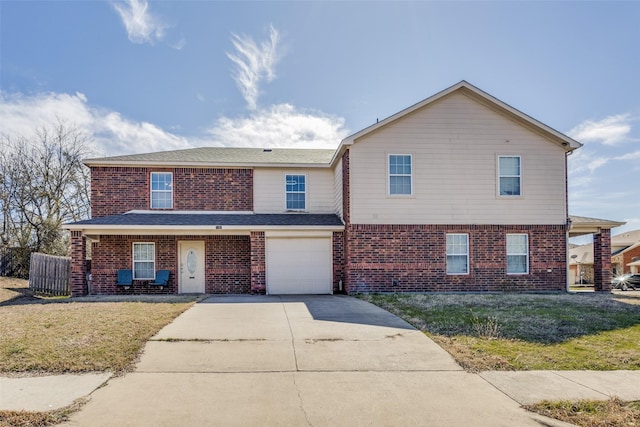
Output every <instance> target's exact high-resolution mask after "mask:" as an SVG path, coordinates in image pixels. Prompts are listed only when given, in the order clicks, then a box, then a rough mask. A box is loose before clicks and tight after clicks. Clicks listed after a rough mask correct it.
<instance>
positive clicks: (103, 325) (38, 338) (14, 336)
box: [0, 298, 193, 374]
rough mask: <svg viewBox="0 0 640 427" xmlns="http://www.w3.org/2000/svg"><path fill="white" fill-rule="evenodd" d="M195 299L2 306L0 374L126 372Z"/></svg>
mask: <svg viewBox="0 0 640 427" xmlns="http://www.w3.org/2000/svg"><path fill="white" fill-rule="evenodd" d="M192 304H193V298H191V300H190V301H185V298H182V302H41V303H37V302H36V303H33V302H31V303H29V304H15V305H5V306H0V319H2V321H0V374H2V373H12V374H17V373H26V372H43V373H45V372H46V373H63V372H65V373H66V372H90V371H111V372H121V371H125V370H126V369H128V368H129V367H131V366H132V365H133V363H134V361H135V360H136V357H137V355H138V353H139V352H140V350H141V348H142V346H143V345H144V344H145V342H146V341H147V340H148V339H149V338H150V337H152V336H153V335H155V334H156V333H157V332H158V331H159V330H160V329H161V328H162V327H164V326H165V325H167V324H168V323H169V322H171V321H172V320H173V319H174V318H175V317H176V316H178V315H179V314H180V313H182V312H183V311H185V310H186V309H187V308H189V307H190V306H191V305H192Z"/></svg>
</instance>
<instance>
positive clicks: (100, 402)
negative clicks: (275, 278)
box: [0, 296, 640, 427]
mask: <svg viewBox="0 0 640 427" xmlns="http://www.w3.org/2000/svg"><path fill="white" fill-rule="evenodd" d="M87 378H88V381H94V386H95V387H99V386H100V385H101V384H102V383H103V382H104V381H105V379H104V378H98V377H94V378H93V379H90V380H89V378H90V377H87ZM4 380H7V379H4ZM4 380H3V381H0V409H26V406H24V405H26V404H27V403H29V404H31V402H29V401H30V400H40V399H42V401H43V402H52V401H53V400H51V399H50V398H49V397H47V396H46V390H42V389H43V388H47V389H49V391H50V393H51V394H53V395H55V396H56V397H59V396H64V395H66V394H67V393H69V392H72V391H74V390H76V389H77V387H76V386H75V385H74V384H73V381H71V377H61V378H59V382H58V383H50V385H48V386H46V387H40V390H39V392H42V393H44V394H43V395H41V396H40V397H39V398H35V395H31V397H24V398H23V399H22V402H20V399H18V400H17V401H16V400H15V399H14V400H9V399H5V396H14V395H15V390H16V387H20V385H19V384H20V382H22V381H27V380H32V379H29V378H27V379H9V380H11V381H4ZM82 393H83V394H87V393H89V392H88V391H87V390H86V389H83V390H82ZM76 395H77V393H76ZM611 395H617V396H618V397H620V398H621V399H623V400H640V371H614V372H592V371H588V372H587V371H577V372H573V371H533V372H528V371H526V372H483V373H480V374H470V373H467V372H464V371H463V370H462V369H461V368H460V367H459V366H458V365H457V364H456V363H455V362H454V361H453V359H452V358H451V357H450V356H449V354H448V353H446V352H445V351H444V350H442V349H441V348H440V347H439V346H437V345H436V344H435V343H433V341H431V340H430V339H428V338H427V337H426V336H425V335H424V334H422V333H420V332H419V331H417V330H415V329H414V328H412V327H411V326H410V325H408V324H407V323H406V322H404V321H403V320H401V319H399V318H397V317H395V316H393V315H391V314H390V313H388V312H386V311H384V310H381V309H379V308H377V307H375V306H373V305H370V304H368V303H365V302H363V301H360V300H357V299H354V298H349V297H341V296H326V297H320V296H318V297H297V296H296V297H257V296H244V297H216V298H211V299H208V300H206V301H204V302H201V303H199V304H196V305H195V306H194V307H193V308H191V309H189V310H188V311H186V312H185V313H183V314H182V315H181V316H179V317H178V318H177V319H176V320H175V321H174V322H173V323H171V324H170V325H168V326H167V327H165V328H164V329H163V330H161V331H160V332H159V333H158V334H157V335H156V336H155V337H154V338H153V339H152V340H151V341H149V342H148V343H147V345H146V347H145V350H144V353H143V355H142V357H141V359H140V361H139V363H138V365H137V367H136V371H135V372H133V373H130V374H127V375H125V376H123V377H118V378H113V379H111V380H109V382H108V383H107V385H106V386H105V387H102V388H99V389H98V390H96V391H95V392H94V393H93V394H91V401H90V402H89V403H88V404H87V405H85V406H84V407H83V409H82V410H81V411H80V412H78V413H76V414H75V415H74V416H73V417H72V419H71V421H70V422H69V423H67V425H69V426H84V425H92V426H94V425H95V426H112V425H113V426H115V425H118V426H119V425H124V426H127V425H131V426H133V425H136V426H138V425H154V426H156V425H158V426H162V425H167V426H169V425H314V426H323V425H327V426H329V425H331V426H334V425H338V426H339V425H345V426H346V425H349V426H352V425H355V426H357V425H434V426H435V425H438V426H441V425H451V426H456V425H475V426H483V425H486V426H513V425H518V426H538V427H539V426H540V425H541V424H544V425H557V426H561V425H566V424H563V423H561V422H558V421H554V420H549V419H547V418H545V417H540V416H538V415H535V414H531V413H529V412H527V411H525V410H523V409H522V408H520V405H521V404H528V403H533V402H536V401H539V400H543V399H584V398H588V399H608V398H609V396H611ZM23 396H25V394H24V393H23ZM26 396H29V394H28V393H27V394H26ZM72 400H73V399H71V400H70V401H69V402H68V403H71V401H72ZM58 404H59V405H60V406H65V405H64V402H59V403H58ZM11 405H14V406H13V407H8V406H11ZM15 405H17V406H15ZM21 405H22V406H21ZM46 405H47V406H48V405H51V403H46ZM47 409H53V408H52V407H47ZM37 410H42V409H37Z"/></svg>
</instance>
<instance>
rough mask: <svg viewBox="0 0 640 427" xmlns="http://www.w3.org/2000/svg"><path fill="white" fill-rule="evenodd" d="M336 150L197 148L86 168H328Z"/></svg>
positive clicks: (105, 161)
mask: <svg viewBox="0 0 640 427" xmlns="http://www.w3.org/2000/svg"><path fill="white" fill-rule="evenodd" d="M335 151H336V150H331V149H329V150H327V149H306V148H273V149H265V148H235V147H199V148H188V149H184V150H173V151H160V152H155V153H144V154H131V155H126V156H114V157H102V158H96V159H87V160H85V161H84V164H85V165H87V166H125V165H131V166H134V165H135V166H166V165H168V164H170V165H172V166H195V167H237V166H246V167H251V166H267V167H268V166H279V167H282V166H287V167H301V166H304V167H313V166H329V164H330V162H331V158H332V157H333V154H334V153H335Z"/></svg>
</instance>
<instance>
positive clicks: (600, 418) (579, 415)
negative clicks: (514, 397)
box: [525, 397, 640, 427]
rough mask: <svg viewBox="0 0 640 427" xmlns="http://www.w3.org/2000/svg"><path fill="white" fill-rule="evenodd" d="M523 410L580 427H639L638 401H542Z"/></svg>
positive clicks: (613, 398)
mask: <svg viewBox="0 0 640 427" xmlns="http://www.w3.org/2000/svg"><path fill="white" fill-rule="evenodd" d="M525 409H527V410H529V411H532V412H537V413H538V414H540V415H544V416H547V417H550V418H555V419H557V420H560V421H564V422H567V423H571V424H575V425H577V426H581V427H615V426H640V401H635V402H623V401H621V400H620V399H618V398H617V397H612V398H611V399H609V400H605V401H599V400H579V401H575V402H572V401H569V400H562V401H557V402H551V401H543V402H540V403H537V404H535V405H528V406H525Z"/></svg>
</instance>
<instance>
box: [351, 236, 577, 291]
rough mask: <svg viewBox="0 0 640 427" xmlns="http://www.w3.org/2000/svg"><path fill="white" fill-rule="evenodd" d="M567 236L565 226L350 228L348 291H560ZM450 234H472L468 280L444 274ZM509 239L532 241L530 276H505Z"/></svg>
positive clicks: (564, 281) (563, 287)
mask: <svg viewBox="0 0 640 427" xmlns="http://www.w3.org/2000/svg"><path fill="white" fill-rule="evenodd" d="M565 232H566V228H565V226H564V225H555V226H554V225H548V226H545V225H532V226H504V225H452V226H448V225H350V226H347V242H348V243H347V244H348V248H349V254H348V260H347V263H346V269H347V271H346V275H347V283H348V288H347V291H348V292H349V293H355V292H424V291H437V292H462V291H528V290H531V291H562V290H565V289H566V269H565V265H566V240H565V239H566V237H565V236H566V234H565ZM447 233H467V234H469V274H467V275H447V274H446V234H447ZM507 233H526V234H528V235H529V274H526V275H507V274H506V234H507ZM549 270H550V271H549Z"/></svg>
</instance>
